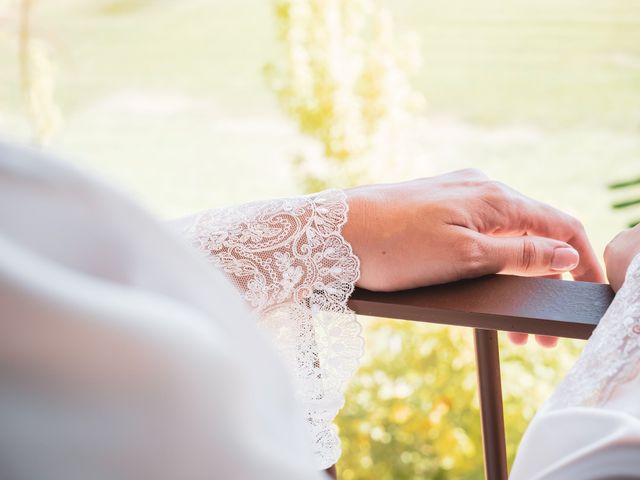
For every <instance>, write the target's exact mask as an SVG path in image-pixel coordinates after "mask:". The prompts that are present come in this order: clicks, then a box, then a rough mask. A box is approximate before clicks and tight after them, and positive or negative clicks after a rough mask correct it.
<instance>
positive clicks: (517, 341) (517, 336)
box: [507, 332, 529, 345]
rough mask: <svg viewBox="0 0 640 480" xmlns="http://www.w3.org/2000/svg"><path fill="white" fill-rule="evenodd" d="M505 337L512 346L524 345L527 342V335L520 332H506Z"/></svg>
mask: <svg viewBox="0 0 640 480" xmlns="http://www.w3.org/2000/svg"><path fill="white" fill-rule="evenodd" d="M507 337H508V338H509V340H511V343H513V344H514V345H525V344H526V343H527V341H528V340H529V335H528V334H527V333H520V332H507Z"/></svg>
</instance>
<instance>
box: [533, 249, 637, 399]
mask: <svg viewBox="0 0 640 480" xmlns="http://www.w3.org/2000/svg"><path fill="white" fill-rule="evenodd" d="M639 370H640V255H637V256H636V257H635V258H634V259H633V261H632V262H631V264H630V265H629V269H628V270H627V276H626V279H625V281H624V284H623V286H622V288H621V289H620V290H619V291H618V293H617V295H616V297H615V299H614V301H613V303H612V304H611V306H610V307H609V309H608V310H607V312H606V313H605V315H604V316H603V317H602V320H600V323H599V324H598V326H597V327H596V329H595V330H594V332H593V335H592V336H591V338H590V339H589V342H588V343H587V345H586V346H585V348H584V350H583V352H582V354H581V355H580V358H579V359H578V361H577V362H576V364H575V365H574V367H573V368H572V369H571V371H570V372H569V374H568V375H567V376H566V377H565V379H564V380H563V381H562V383H561V384H560V385H559V386H558V388H556V390H555V392H554V394H553V395H552V396H551V398H550V399H549V400H548V401H547V403H546V404H545V406H544V408H543V409H544V410H547V409H557V408H565V407H570V406H585V407H597V406H601V405H602V404H603V403H605V402H606V401H607V400H608V399H609V398H610V397H611V395H612V393H613V391H614V389H615V388H616V387H617V386H618V385H621V384H623V383H626V382H629V381H631V380H633V379H634V378H635V377H636V376H637V375H638V374H639V373H640V372H639Z"/></svg>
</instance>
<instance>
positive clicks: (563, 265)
mask: <svg viewBox="0 0 640 480" xmlns="http://www.w3.org/2000/svg"><path fill="white" fill-rule="evenodd" d="M579 262H580V255H579V254H578V252H577V251H575V250H574V249H573V248H571V247H560V248H556V249H555V250H554V251H553V258H552V259H551V270H556V271H560V272H568V271H569V270H573V269H574V268H576V267H577V266H578V263H579Z"/></svg>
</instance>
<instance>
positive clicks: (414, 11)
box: [0, 0, 640, 480]
mask: <svg viewBox="0 0 640 480" xmlns="http://www.w3.org/2000/svg"><path fill="white" fill-rule="evenodd" d="M0 135H1V136H2V137H5V138H9V139H12V140H16V141H19V142H22V143H34V144H37V145H40V146H42V148H47V149H50V150H51V151H54V152H58V153H60V154H61V155H64V156H67V157H69V158H71V159H73V161H75V162H76V163H78V164H80V165H83V166H85V167H88V168H91V169H93V170H97V171H98V172H100V173H101V174H103V175H105V176H107V177H109V178H111V179H112V180H113V181H115V182H116V183H118V184H120V185H122V186H123V187H124V188H125V189H127V190H129V191H131V192H132V193H133V194H134V195H136V196H137V197H139V198H140V199H141V201H143V202H144V203H145V204H146V205H147V206H148V207H149V208H150V209H151V210H153V211H154V212H156V213H157V214H158V215H159V216H161V217H165V218H168V217H174V216H178V215H181V214H185V213H190V212H193V211H196V210H200V209H203V208H208V207H214V206H220V205H225V204H232V203H238V202H244V201H249V200H255V199H260V198H267V197H273V196H288V195H296V194H300V193H305V192H308V191H314V190H317V189H320V188H324V187H327V186H338V187H343V186H348V185H352V184H357V183H362V182H373V181H376V182H379V181H392V180H400V179H408V178H413V177H418V176H430V175H435V174H438V173H442V172H446V171H450V170H454V169H459V168H466V167H475V168H480V169H482V170H484V171H485V172H486V173H487V174H488V175H490V176H491V177H493V178H495V179H497V180H501V181H503V182H505V183H508V184H510V185H511V186H513V187H514V188H516V189H519V190H521V191H522V192H524V193H526V194H527V195H530V196H533V197H536V198H538V199H541V200H543V201H546V202H549V203H551V204H553V205H555V206H557V207H559V208H562V209H564V210H567V211H569V212H570V213H572V214H574V215H576V216H577V217H579V218H580V219H581V220H582V221H583V222H584V224H585V225H586V227H587V230H588V233H589V235H590V236H591V238H592V241H593V244H594V246H595V248H596V249H597V250H598V251H599V252H602V250H603V248H604V246H605V244H606V242H607V241H608V240H609V239H610V238H611V237H612V236H613V235H614V234H615V233H616V232H617V231H619V230H620V229H621V228H623V227H625V226H626V225H627V224H628V223H629V222H630V221H633V220H634V212H633V211H629V210H627V209H623V210H619V211H617V210H613V209H612V208H611V205H612V204H613V203H615V202H617V201H620V200H624V199H625V198H627V197H628V196H629V195H631V196H633V192H630V191H625V190H623V191H622V192H617V191H614V192H612V191H610V190H608V188H607V185H609V184H610V183H612V182H616V181H619V180H625V179H628V178H634V177H637V176H638V175H640V3H638V2H637V1H636V0H508V1H507V0H504V1H500V0H466V1H463V0H446V1H445V0H278V1H269V0H227V1H222V0H40V1H38V0H0ZM637 213H638V212H636V214H637ZM636 216H638V215H636ZM361 320H362V323H363V326H364V330H363V335H364V336H365V337H366V342H367V346H366V353H365V356H364V358H363V362H362V368H361V369H360V371H359V372H358V374H357V375H356V377H355V378H354V380H353V381H352V382H351V384H350V385H349V387H348V391H347V400H346V406H345V408H344V409H343V411H342V412H341V414H340V417H339V418H338V422H337V423H338V427H339V430H340V435H341V437H342V440H343V447H344V448H343V450H344V453H343V456H342V459H341V461H340V463H339V473H340V477H341V478H343V479H345V480H350V479H370V478H375V479H413V478H431V479H463V478H464V479H467V478H468V479H476V478H482V449H481V443H480V427H479V423H478V402H477V398H476V391H475V388H476V379H475V370H474V366H473V348H472V339H471V337H470V332H467V331H465V330H463V329H454V328H445V327H435V326H428V325H408V324H402V323H398V322H394V321H390V320H372V319H367V318H363V319H361ZM582 346H583V343H582V342H577V341H561V342H560V344H559V346H558V347H557V348H555V349H553V350H545V349H542V348H540V347H538V346H537V345H535V344H534V342H530V344H529V345H527V346H524V347H515V346H512V345H509V344H508V343H507V342H504V341H503V342H502V360H503V388H504V396H505V415H506V428H507V439H508V448H509V456H510V458H511V459H512V458H513V455H514V453H515V450H516V447H517V444H518V441H519V439H520V436H521V435H522V433H523V431H524V428H525V427H526V424H527V422H528V420H529V419H530V418H531V417H532V415H533V414H534V412H535V410H536V408H538V407H539V405H540V404H541V402H542V401H544V399H545V398H546V396H547V395H548V393H549V392H550V391H551V389H552V388H553V386H554V385H555V384H556V383H557V381H558V380H559V379H560V378H561V377H562V375H563V374H564V373H565V372H566V371H567V369H568V368H569V367H570V365H571V364H572V362H573V361H574V359H575V358H576V356H577V355H578V354H579V352H580V349H581V348H582Z"/></svg>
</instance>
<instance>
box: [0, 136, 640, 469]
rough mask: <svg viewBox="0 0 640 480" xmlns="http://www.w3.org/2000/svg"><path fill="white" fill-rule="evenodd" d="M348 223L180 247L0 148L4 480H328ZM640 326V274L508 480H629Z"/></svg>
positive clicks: (314, 207) (337, 219)
mask: <svg viewBox="0 0 640 480" xmlns="http://www.w3.org/2000/svg"><path fill="white" fill-rule="evenodd" d="M347 215H348V210H347V203H346V201H345V198H344V194H343V193H342V192H340V191H334V190H330V191H327V192H322V193H320V194H317V195H313V196H309V197H299V198H293V199H284V200H271V201H267V202H258V203H252V204H248V205H244V206H240V207H231V208H223V209H214V210H209V211H206V212H203V213H201V214H198V215H195V216H193V217H190V218H186V219H182V220H180V221H177V222H173V223H171V228H173V229H174V230H177V231H178V232H179V234H180V235H176V234H175V232H171V231H170V229H169V228H167V225H162V224H160V223H159V222H157V221H155V220H154V219H153V218H151V216H150V215H148V214H147V213H146V212H144V211H142V210H141V209H140V208H139V207H138V206H137V205H136V204H135V203H134V202H131V201H130V200H128V199H127V198H125V197H124V196H123V195H122V194H121V193H119V192H116V191H114V190H112V189H111V188H109V187H108V186H105V185H103V184H102V183H101V182H100V181H98V180H96V179H94V178H91V177H90V176H88V175H86V174H84V173H81V172H77V171H75V170H73V169H72V168H70V167H69V166H66V165H63V164H60V163H58V162H56V161H53V160H51V159H50V158H48V157H46V156H45V155H43V154H41V153H39V152H35V151H31V150H24V149H19V148H15V147H10V146H7V145H3V144H2V143H0V226H1V231H0V331H1V332H2V334H1V335H0V478H3V479H4V478H8V479H23V478H24V479H29V480H40V479H42V480H44V479H46V480H58V479H76V478H77V479H87V478H91V479H97V480H102V479H112V478H118V479H133V478H145V479H146V478H149V479H151V478H153V479H159V480H163V479H170V478H180V479H181V480H190V479H198V480H199V479H201V478H202V479H204V478H225V479H226V478H232V479H245V478H246V479H251V478H261V479H271V478H273V479H276V478H277V479H287V478H291V479H306V478H320V476H321V474H320V473H318V472H317V470H318V469H319V468H325V467H326V466H328V465H330V464H331V463H334V462H335V460H336V459H337V457H338V456H339V442H338V440H337V437H336V435H335V431H334V430H333V428H332V426H331V422H332V420H333V418H334V416H335V414H336V412H337V411H338V410H339V408H340V407H341V405H342V403H343V393H342V391H343V388H344V383H345V381H346V380H347V379H348V378H349V376H350V375H351V374H352V373H353V372H354V371H355V369H356V367H357V362H358V358H359V356H360V355H361V352H362V339H361V337H360V328H359V326H358V323H357V321H356V319H355V316H354V315H353V313H352V312H350V311H349V309H348V308H347V299H348V297H349V294H350V293H351V291H352V289H353V286H354V284H355V281H356V280H357V277H358V267H359V265H358V259H357V258H356V257H355V256H354V255H353V253H352V251H351V248H350V246H349V245H348V243H347V242H346V241H345V239H344V238H343V237H342V235H341V228H342V226H343V225H344V223H345V222H346V219H347ZM186 244H190V245H186ZM192 246H195V248H192ZM203 256H204V258H205V259H207V260H208V262H209V263H210V264H211V265H207V264H206V262H204V261H203V260H202V257H203ZM198 257H200V258H198ZM225 277H226V278H225ZM229 280H230V281H229ZM247 306H249V307H250V309H251V310H252V311H253V314H254V315H255V317H257V318H252V315H251V314H250V312H249V309H248V308H247ZM639 318H640V261H639V260H638V259H636V260H635V261H634V263H633V265H632V266H631V267H630V269H629V273H628V278H627V282H625V285H624V287H623V288H622V290H621V291H620V292H619V293H618V295H617V297H616V299H615V301H614V303H613V305H612V307H611V308H610V309H609V311H608V312H607V314H606V315H605V317H604V318H603V320H602V322H601V324H600V326H598V328H597V329H596V331H595V333H594V335H593V337H592V339H591V340H590V341H589V343H588V345H587V347H586V348H585V350H584V352H583V354H582V355H581V357H580V360H579V361H578V363H577V364H576V366H575V368H574V369H573V370H572V372H571V373H570V374H569V375H568V376H567V379H566V380H565V382H563V384H562V385H561V386H559V387H558V389H557V390H556V392H555V394H554V396H553V397H552V398H551V399H550V400H549V402H548V403H547V405H546V406H545V407H544V408H543V409H542V410H541V412H540V413H539V414H538V415H537V416H536V418H535V419H534V421H533V422H532V423H531V426H530V428H529V430H528V432H527V434H526V435H525V437H524V439H523V441H522V444H521V447H520V451H519V454H518V457H517V460H516V462H515V465H514V469H513V473H512V478H514V479H524V478H527V479H528V478H576V479H578V478H580V479H582V478H617V477H613V476H607V475H606V474H603V475H601V476H599V477H598V476H589V475H591V474H592V473H594V472H597V468H599V467H598V465H600V467H602V468H605V470H604V471H607V472H609V470H606V469H607V468H609V466H610V467H611V468H612V469H614V470H611V471H612V472H613V471H615V472H617V473H616V475H619V476H620V478H623V476H624V475H626V477H624V478H635V477H632V476H631V477H629V475H630V474H629V472H630V471H631V472H637V471H639V470H640V467H639V466H638V460H637V459H638V444H639V442H640V440H639V439H640V427H639V425H638V422H639V420H638V417H639V416H640V412H639V411H638V408H639V407H638V404H639V403H640V402H639V401H638V397H639V396H640V382H639V381H638V369H639V368H640V355H639V348H640V347H639V341H638V338H639V336H640V333H639V332H638V329H639V328H640V327H639V326H638V325H639V323H638V322H639ZM256 325H257V326H259V327H260V328H256ZM274 345H275V349H273V346H274ZM558 426H561V428H557V427H558ZM589 462H591V463H589ZM594 465H595V466H594ZM615 469H618V470H617V471H616V470H615ZM576 472H578V473H577V474H576ZM580 472H582V473H584V475H582V473H580ZM567 475H569V476H567ZM576 475H577V476H576Z"/></svg>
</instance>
